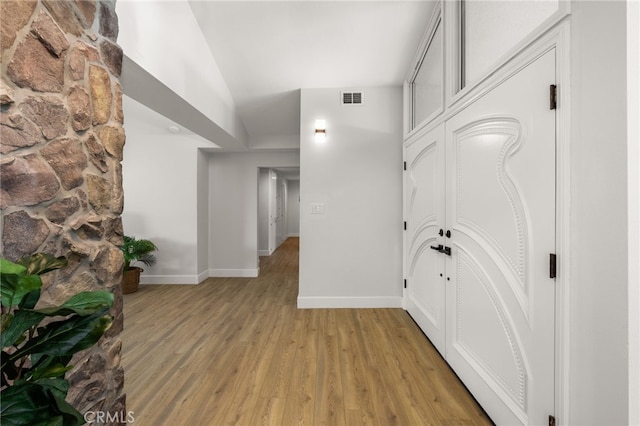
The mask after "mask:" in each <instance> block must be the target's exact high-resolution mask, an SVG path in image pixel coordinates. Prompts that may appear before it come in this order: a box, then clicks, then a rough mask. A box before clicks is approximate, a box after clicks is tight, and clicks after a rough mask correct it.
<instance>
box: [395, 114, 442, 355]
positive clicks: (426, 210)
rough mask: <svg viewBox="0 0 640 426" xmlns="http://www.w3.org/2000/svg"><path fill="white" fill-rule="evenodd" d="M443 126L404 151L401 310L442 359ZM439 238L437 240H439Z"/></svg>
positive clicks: (409, 145)
mask: <svg viewBox="0 0 640 426" xmlns="http://www.w3.org/2000/svg"><path fill="white" fill-rule="evenodd" d="M444 143H445V136H444V124H442V125H440V126H438V127H436V128H435V129H434V130H432V131H430V132H428V133H426V134H424V135H422V136H419V137H417V138H416V139H415V140H413V141H412V142H411V143H410V144H408V145H407V146H406V147H405V160H406V164H407V170H406V173H405V188H406V189H405V200H404V202H405V212H406V214H405V219H406V224H407V225H406V226H407V232H406V235H407V236H408V238H406V239H405V253H407V254H408V255H407V256H406V257H405V259H406V264H405V271H406V272H405V277H406V279H407V293H406V294H407V298H406V299H405V300H406V308H407V310H408V311H409V313H410V314H411V316H412V317H413V319H414V320H415V321H416V322H417V323H418V325H419V326H420V327H421V328H422V330H423V331H424V332H425V334H426V335H427V336H428V337H429V339H430V340H431V342H432V343H433V345H434V346H435V347H436V348H437V349H438V351H440V353H441V354H442V355H444V347H445V286H444V282H445V278H444V262H443V259H442V255H441V253H440V251H439V250H441V248H442V247H443V245H442V244H443V237H442V235H444V219H445V216H444V215H445V203H444V176H445V175H444V159H445V158H444V153H445V149H444ZM441 234H442V235H441Z"/></svg>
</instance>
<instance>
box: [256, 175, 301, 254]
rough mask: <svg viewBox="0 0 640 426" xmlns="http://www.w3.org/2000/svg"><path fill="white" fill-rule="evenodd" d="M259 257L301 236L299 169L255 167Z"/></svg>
mask: <svg viewBox="0 0 640 426" xmlns="http://www.w3.org/2000/svg"><path fill="white" fill-rule="evenodd" d="M257 229H258V256H270V255H271V254H272V253H273V252H274V251H275V250H276V249H277V248H278V247H279V246H280V245H281V244H282V243H283V242H284V241H285V240H286V239H287V238H290V237H299V235H300V168H299V167H258V228H257Z"/></svg>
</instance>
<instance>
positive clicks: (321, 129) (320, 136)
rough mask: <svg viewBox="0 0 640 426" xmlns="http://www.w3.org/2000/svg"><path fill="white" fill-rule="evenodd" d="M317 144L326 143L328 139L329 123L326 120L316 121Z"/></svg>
mask: <svg viewBox="0 0 640 426" xmlns="http://www.w3.org/2000/svg"><path fill="white" fill-rule="evenodd" d="M315 137H316V142H320V143H322V142H324V141H325V140H326V138H327V122H326V121H325V120H316V130H315Z"/></svg>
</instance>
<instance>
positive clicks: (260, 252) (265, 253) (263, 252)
mask: <svg viewBox="0 0 640 426" xmlns="http://www.w3.org/2000/svg"><path fill="white" fill-rule="evenodd" d="M271 253H273V252H272V251H271V250H258V256H271Z"/></svg>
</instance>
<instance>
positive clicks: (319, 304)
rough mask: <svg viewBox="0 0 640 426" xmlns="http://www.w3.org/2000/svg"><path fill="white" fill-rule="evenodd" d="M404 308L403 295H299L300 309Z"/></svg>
mask: <svg viewBox="0 0 640 426" xmlns="http://www.w3.org/2000/svg"><path fill="white" fill-rule="evenodd" d="M320 308H402V297H401V296H398V297H298V309H320Z"/></svg>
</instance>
